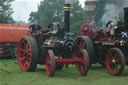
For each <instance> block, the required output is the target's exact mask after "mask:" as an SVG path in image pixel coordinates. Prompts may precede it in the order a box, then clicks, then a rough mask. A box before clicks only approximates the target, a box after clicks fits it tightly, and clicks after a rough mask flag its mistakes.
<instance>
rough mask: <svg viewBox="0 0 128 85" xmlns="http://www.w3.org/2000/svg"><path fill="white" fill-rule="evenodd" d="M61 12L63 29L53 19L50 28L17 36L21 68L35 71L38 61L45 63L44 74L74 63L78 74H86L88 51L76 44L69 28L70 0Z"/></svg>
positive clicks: (51, 74) (50, 74) (50, 73)
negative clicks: (62, 13) (28, 34)
mask: <svg viewBox="0 0 128 85" xmlns="http://www.w3.org/2000/svg"><path fill="white" fill-rule="evenodd" d="M64 13H65V14H64V15H65V17H64V22H65V23H64V29H61V27H60V24H57V23H53V24H50V25H49V28H51V29H42V30H40V31H39V32H36V33H31V35H32V36H24V37H23V38H22V39H21V40H20V43H19V46H18V62H19V66H20V68H21V70H23V71H27V72H29V71H34V70H35V69H36V66H37V64H45V67H46V73H47V75H48V76H49V77H52V76H53V75H54V72H55V70H56V69H62V68H63V66H64V65H65V66H66V68H68V66H69V64H75V65H76V68H77V69H78V70H79V72H80V74H81V75H83V76H86V75H87V73H88V66H89V57H88V53H87V52H86V50H85V49H81V48H79V47H78V46H77V44H76V42H75V41H74V40H73V39H72V38H71V35H72V33H70V32H69V31H70V28H69V19H70V17H69V16H70V4H65V6H64Z"/></svg>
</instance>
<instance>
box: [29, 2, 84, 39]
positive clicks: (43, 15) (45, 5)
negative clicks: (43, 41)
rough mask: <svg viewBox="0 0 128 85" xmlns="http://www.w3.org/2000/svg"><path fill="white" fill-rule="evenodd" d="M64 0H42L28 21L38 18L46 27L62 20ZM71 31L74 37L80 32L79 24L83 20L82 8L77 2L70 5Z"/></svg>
mask: <svg viewBox="0 0 128 85" xmlns="http://www.w3.org/2000/svg"><path fill="white" fill-rule="evenodd" d="M63 7H64V0H43V1H41V2H40V5H39V6H38V11H37V12H31V14H30V18H29V21H30V22H33V21H34V20H38V22H39V24H41V25H43V26H44V27H47V26H48V24H49V23H52V22H60V23H61V24H62V25H64V24H63V21H64V9H63ZM71 8H72V9H71V19H70V20H71V21H70V23H71V24H70V27H71V32H73V33H75V35H74V37H75V36H77V35H78V34H80V26H81V24H82V23H83V22H84V20H85V14H84V9H83V8H82V7H81V5H80V4H79V1H78V2H75V3H73V4H72V5H71Z"/></svg>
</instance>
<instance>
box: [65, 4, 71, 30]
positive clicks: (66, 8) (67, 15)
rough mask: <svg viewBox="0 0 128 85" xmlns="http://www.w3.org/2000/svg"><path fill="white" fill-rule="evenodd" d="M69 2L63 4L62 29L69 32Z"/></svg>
mask: <svg viewBox="0 0 128 85" xmlns="http://www.w3.org/2000/svg"><path fill="white" fill-rule="evenodd" d="M70 9H71V8H70V4H67V3H66V4H64V29H65V32H70Z"/></svg>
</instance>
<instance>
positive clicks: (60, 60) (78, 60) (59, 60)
mask: <svg viewBox="0 0 128 85" xmlns="http://www.w3.org/2000/svg"><path fill="white" fill-rule="evenodd" d="M82 62H83V60H82V59H80V58H79V59H56V63H63V64H76V63H82Z"/></svg>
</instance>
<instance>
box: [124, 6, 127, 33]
mask: <svg viewBox="0 0 128 85" xmlns="http://www.w3.org/2000/svg"><path fill="white" fill-rule="evenodd" d="M124 24H125V29H126V31H128V7H126V8H124Z"/></svg>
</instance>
